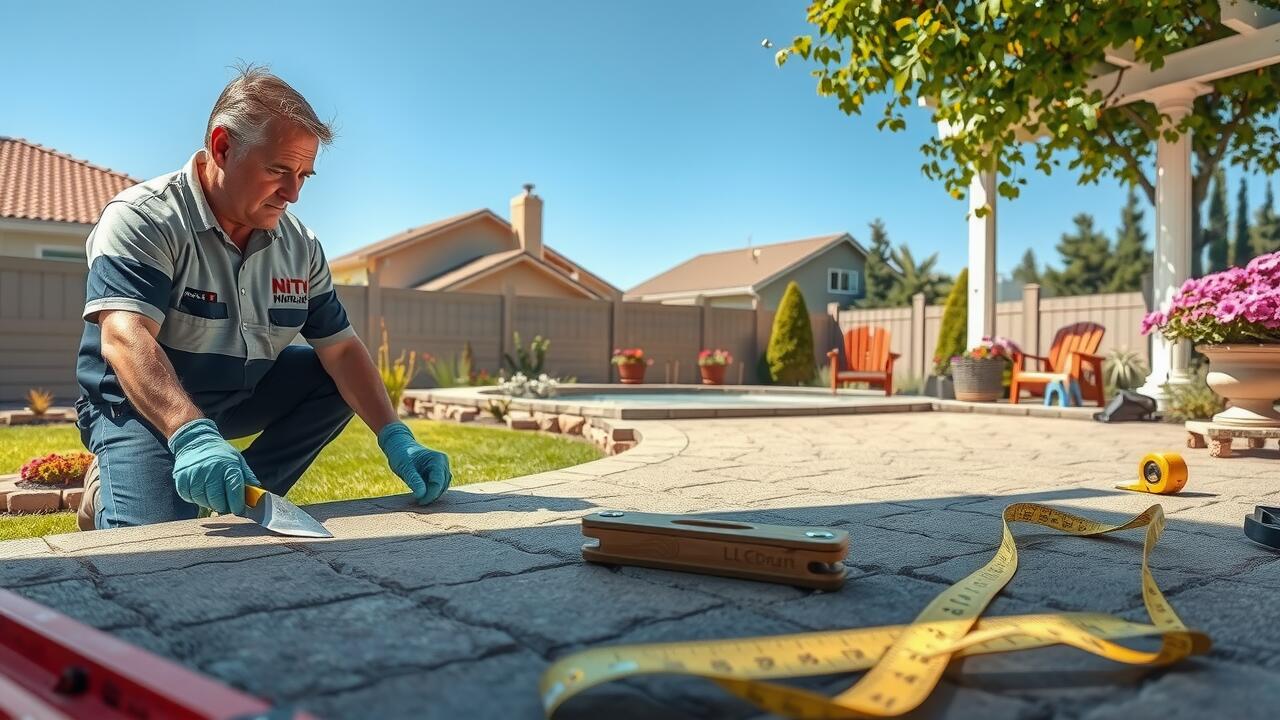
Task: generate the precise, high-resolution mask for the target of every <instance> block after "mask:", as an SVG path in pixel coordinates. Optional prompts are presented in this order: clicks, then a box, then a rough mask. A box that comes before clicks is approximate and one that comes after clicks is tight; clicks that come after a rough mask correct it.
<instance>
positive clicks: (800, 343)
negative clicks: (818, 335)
mask: <svg viewBox="0 0 1280 720" xmlns="http://www.w3.org/2000/svg"><path fill="white" fill-rule="evenodd" d="M765 356H766V357H767V358H768V360H769V375H770V377H771V378H772V380H773V381H774V382H776V383H778V384H779V385H804V384H806V383H808V382H809V381H810V380H812V379H813V371H814V359H813V326H812V325H811V324H810V322H809V309H808V308H807V307H805V304H804V294H803V293H801V292H800V286H799V285H797V284H796V281H794V280H792V281H791V282H789V283H787V289H786V290H785V291H784V292H783V293H782V301H781V302H779V303H778V311H777V312H776V313H774V316H773V332H772V333H771V334H770V335H769V349H768V351H767V352H766V353H765Z"/></svg>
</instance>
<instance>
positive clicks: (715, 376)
mask: <svg viewBox="0 0 1280 720" xmlns="http://www.w3.org/2000/svg"><path fill="white" fill-rule="evenodd" d="M728 367H729V366H728V365H699V366H698V369H699V370H701V371H702V384H703V385H723V384H724V371H725V370H726V369H727V368H728Z"/></svg>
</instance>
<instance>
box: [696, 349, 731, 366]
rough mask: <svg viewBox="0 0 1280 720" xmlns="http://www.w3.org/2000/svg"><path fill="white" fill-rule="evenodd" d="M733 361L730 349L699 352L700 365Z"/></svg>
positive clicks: (724, 363)
mask: <svg viewBox="0 0 1280 720" xmlns="http://www.w3.org/2000/svg"><path fill="white" fill-rule="evenodd" d="M731 363H733V355H731V354H729V351H728V350H721V349H720V348H716V349H715V350H703V351H702V352H700V353H698V365H700V366H702V365H729V364H731Z"/></svg>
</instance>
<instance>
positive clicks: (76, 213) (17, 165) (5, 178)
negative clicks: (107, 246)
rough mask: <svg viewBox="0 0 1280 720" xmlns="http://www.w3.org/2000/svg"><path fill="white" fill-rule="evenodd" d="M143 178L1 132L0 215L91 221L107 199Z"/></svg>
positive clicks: (66, 220) (30, 218)
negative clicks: (6, 135) (132, 176)
mask: <svg viewBox="0 0 1280 720" xmlns="http://www.w3.org/2000/svg"><path fill="white" fill-rule="evenodd" d="M139 182H141V180H135V179H134V178H131V177H129V176H128V175H125V174H124V173H120V172H116V171H114V170H109V169H107V168H103V167H98V166H97V165H93V164H92V163H88V162H85V161H84V160H78V159H76V158H73V157H71V156H70V155H67V154H65V153H60V152H57V151H56V150H50V149H49V148H46V147H42V146H40V145H36V144H35V143H30V142H27V141H26V140H23V139H21V138H10V137H3V136H0V217H3V218H17V219H22V220H54V221H58V222H71V223H87V224H91V223H95V222H97V221H98V215H99V214H100V213H101V212H102V208H103V207H104V206H106V204H107V202H108V201H110V200H111V198H113V197H115V196H116V194H117V193H119V192H120V191H121V190H124V189H125V188H127V187H130V186H133V185H137V184H138V183H139Z"/></svg>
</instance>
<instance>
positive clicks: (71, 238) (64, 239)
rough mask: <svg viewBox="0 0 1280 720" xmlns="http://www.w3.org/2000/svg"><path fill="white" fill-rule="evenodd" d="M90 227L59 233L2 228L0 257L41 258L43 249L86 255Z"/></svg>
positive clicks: (0, 228) (0, 230) (0, 231)
mask: <svg viewBox="0 0 1280 720" xmlns="http://www.w3.org/2000/svg"><path fill="white" fill-rule="evenodd" d="M90 227H91V226H89V225H85V226H83V229H81V230H68V231H59V232H37V231H31V230H18V229H13V228H5V227H0V255H8V256H10V257H22V258H39V257H40V255H39V253H38V250H39V248H41V247H51V248H58V249H61V250H68V251H73V252H79V253H84V242H85V240H86V239H87V238H88V237H89V229H90ZM81 233H83V234H81Z"/></svg>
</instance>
